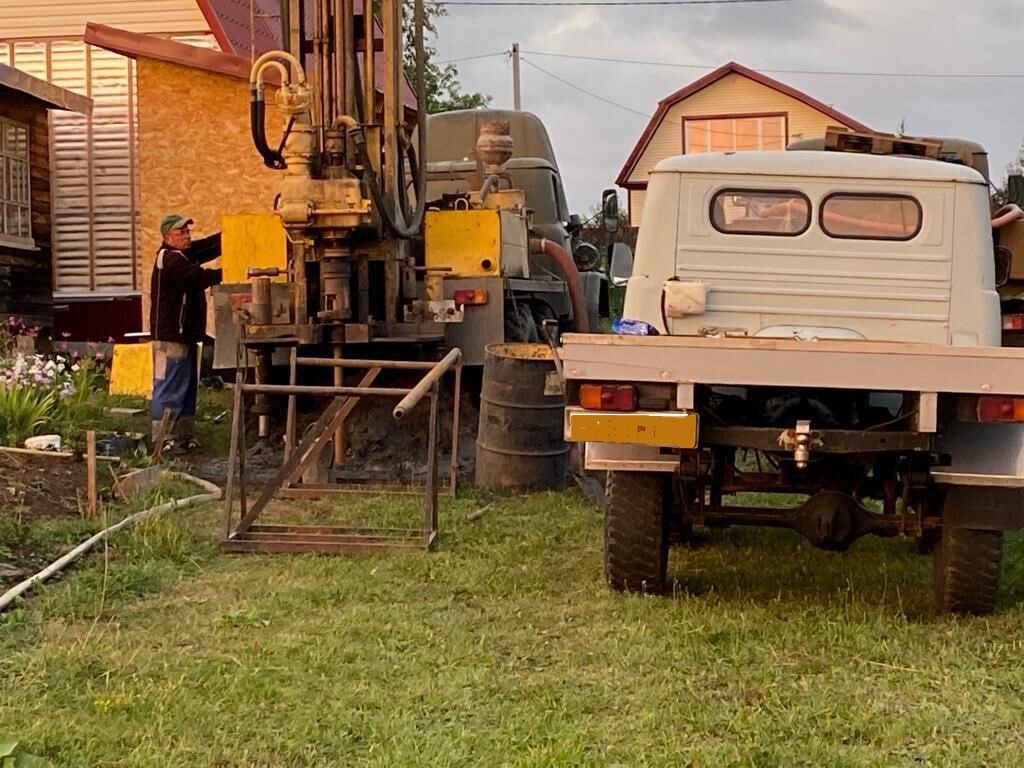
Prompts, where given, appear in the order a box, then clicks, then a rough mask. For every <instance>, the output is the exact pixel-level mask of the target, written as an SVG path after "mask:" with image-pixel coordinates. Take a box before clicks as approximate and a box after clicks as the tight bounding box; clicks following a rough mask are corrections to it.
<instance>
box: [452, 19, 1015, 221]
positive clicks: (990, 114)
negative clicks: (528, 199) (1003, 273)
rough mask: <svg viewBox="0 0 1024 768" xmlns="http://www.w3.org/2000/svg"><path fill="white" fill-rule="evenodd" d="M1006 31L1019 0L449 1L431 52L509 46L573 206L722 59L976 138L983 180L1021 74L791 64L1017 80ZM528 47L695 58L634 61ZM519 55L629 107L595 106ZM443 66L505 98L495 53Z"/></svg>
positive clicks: (891, 119)
mask: <svg viewBox="0 0 1024 768" xmlns="http://www.w3.org/2000/svg"><path fill="white" fill-rule="evenodd" d="M496 1H500V0H496ZM1022 29H1024V0H973V2H965V1H964V0H955V1H954V0H899V1H898V2H896V1H894V0H784V1H783V2H766V3H760V4H750V5H746V4H733V5H719V6H714V5H703V6H699V5H698V6H692V5H691V6H653V7H652V6H648V7H644V6H638V5H634V6H625V7H622V6H616V7H607V8H595V7H564V6H551V7H509V8H500V7H478V6H463V7H459V6H455V5H454V4H453V5H450V6H449V10H448V15H447V16H446V17H445V18H443V19H440V20H439V23H438V32H439V38H438V41H437V44H438V45H437V47H438V51H439V59H440V60H449V59H461V58H463V57H470V56H478V55H481V54H489V53H495V52H499V51H502V50H508V49H510V48H511V45H512V43H513V42H518V43H519V45H520V48H521V49H522V51H523V52H524V53H523V54H522V56H523V59H524V64H523V66H522V94H523V108H524V109H527V110H529V111H531V112H535V113H536V114H538V115H539V116H540V117H541V118H542V119H543V120H544V122H545V123H546V124H547V126H548V130H549V132H550V133H551V138H552V140H553V142H554V145H555V151H556V153H557V155H558V161H559V165H560V167H561V170H562V175H563V177H564V179H565V186H566V191H567V194H568V196H569V204H570V206H571V207H572V209H573V211H574V212H578V213H586V212H587V211H589V210H590V208H591V207H592V206H593V205H594V203H596V202H597V200H598V199H599V197H600V193H601V190H602V189H603V188H605V187H608V186H611V185H612V184H613V182H614V179H615V176H616V175H617V174H618V171H619V169H620V168H621V167H622V164H623V162H624V160H625V158H626V156H627V155H628V154H629V152H630V150H631V149H632V147H633V145H634V144H635V143H636V141H637V139H638V138H639V136H640V134H641V132H642V131H643V129H644V127H645V126H646V124H647V118H645V117H644V116H642V115H650V114H652V113H653V112H654V110H655V109H656V107H657V103H658V101H659V100H660V99H661V98H664V97H665V96H666V95H668V94H670V93H672V92H673V91H675V90H677V89H679V88H681V87H682V86H684V85H685V84H687V83H689V82H691V81H693V80H695V79H697V78H698V77H700V76H702V75H703V74H705V73H707V72H708V71H709V70H711V69H714V68H716V67H718V66H720V65H721V64H724V63H725V62H727V61H729V60H735V61H738V62H740V63H741V64H745V65H746V66H749V67H752V68H754V69H758V70H760V71H762V72H765V73H766V74H769V75H771V76H772V77H775V78H776V79H779V80H782V81H783V82H786V83H788V84H790V85H792V86H794V87H796V88H799V89H801V90H803V91H806V92H807V93H809V94H810V95H812V96H814V97H816V98H817V99H819V100H821V101H823V102H825V103H826V104H831V105H832V106H834V107H835V108H836V109H838V110H840V111H842V112H845V113H846V114H848V115H850V116H851V117H853V118H856V119H857V120H859V121H860V122H862V123H865V124H867V125H869V126H871V127H872V128H874V129H876V130H879V131H887V132H891V131H894V130H896V129H897V127H898V126H899V124H900V121H901V120H905V125H906V133H907V134H908V135H938V136H961V137H964V138H970V139H973V140H976V141H980V142H981V143H982V144H983V145H985V147H986V148H987V149H988V151H989V155H990V163H991V167H992V171H993V178H994V179H995V180H997V181H999V180H1001V179H1002V177H1003V174H1004V168H1005V166H1006V164H1007V163H1008V162H1009V161H1010V160H1011V159H1012V158H1013V157H1014V156H1015V155H1016V152H1017V149H1018V147H1019V146H1020V144H1021V140H1022V139H1024V77H1017V78H1007V77H1002V78H966V77H948V76H947V77H939V78H913V77H864V76H836V75H830V74H808V73H805V72H806V71H808V70H813V71H819V72H820V71H822V70H824V71H828V72H859V73H864V72H871V73H876V72H883V73H907V72H913V73H934V74H941V75H968V74H1020V75H1024V60H1022V58H1021V56H1020V55H1019V51H1020V50H1021V48H1020V33H1021V30H1022ZM530 51H533V52H536V53H529V52H530ZM541 53H549V54H550V53H557V54H570V55H575V56H595V57H601V58H612V59H642V60H644V61H655V62H671V63H678V64H692V65H696V66H694V67H688V68H681V67H662V66H637V65H629V64H621V63H609V62H603V61H581V60H573V59H567V58H556V57H552V56H543V55H539V54H541ZM531 64H534V65H536V66H539V67H541V68H543V69H544V70H547V72H549V73H551V74H552V75H555V76H557V77H559V78H562V79H563V80H566V81H569V82H570V83H572V85H573V86H576V88H582V89H585V90H587V91H591V92H592V93H594V94H597V95H598V96H601V97H603V98H605V99H608V100H609V101H612V102H615V103H617V104H619V105H621V106H622V107H626V108H628V110H634V111H627V109H622V108H620V107H617V106H613V105H611V104H608V103H605V102H602V101H599V100H598V99H596V98H594V97H592V96H589V95H587V94H585V93H582V92H580V91H579V90H576V88H573V87H570V86H568V85H565V84H563V83H562V82H559V81H558V80H555V79H553V78H552V77H550V76H549V75H547V74H544V73H543V72H541V71H539V70H537V69H535V68H534V67H533V66H531ZM457 66H458V67H459V72H460V79H461V81H462V83H463V85H464V86H465V88H466V89H467V90H471V91H482V92H484V93H487V94H490V95H491V96H493V97H494V101H493V102H492V103H493V105H494V106H496V107H507V108H511V106H512V69H511V65H510V64H509V63H508V61H507V59H506V58H505V57H503V56H490V57H486V58H480V59H475V60H471V61H460V62H458V63H457ZM773 70H776V71H773ZM777 70H803V71H804V73H788V72H779V71H777ZM637 112H638V113H641V114H636V113H637Z"/></svg>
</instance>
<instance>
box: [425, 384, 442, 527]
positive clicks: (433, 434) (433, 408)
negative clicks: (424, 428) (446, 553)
mask: <svg viewBox="0 0 1024 768" xmlns="http://www.w3.org/2000/svg"><path fill="white" fill-rule="evenodd" d="M440 394H441V392H440V385H439V384H438V382H436V381H435V382H434V385H433V387H431V390H430V428H429V430H430V431H429V433H428V438H427V504H426V513H425V518H424V521H423V522H424V525H423V528H424V531H423V534H424V537H425V539H426V544H427V546H430V543H431V541H432V540H433V538H434V535H435V534H436V533H437V442H438V441H437V411H438V408H439V407H440V399H441V398H440Z"/></svg>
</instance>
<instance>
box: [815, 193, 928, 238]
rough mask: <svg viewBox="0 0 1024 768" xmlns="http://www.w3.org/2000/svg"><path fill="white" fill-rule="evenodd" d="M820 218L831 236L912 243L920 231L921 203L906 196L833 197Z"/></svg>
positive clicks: (825, 230) (852, 195)
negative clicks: (909, 241) (910, 241)
mask: <svg viewBox="0 0 1024 768" xmlns="http://www.w3.org/2000/svg"><path fill="white" fill-rule="evenodd" d="M820 215H821V228H822V230H823V231H824V232H825V234H826V235H828V236H830V237H840V238H845V239H853V240H911V239H913V238H914V237H916V236H917V233H918V232H920V231H921V204H920V203H919V202H917V200H915V199H914V198H912V197H910V196H908V195H870V194H848V193H840V194H833V195H829V196H828V197H826V198H825V199H824V200H823V201H822V203H821V214H820Z"/></svg>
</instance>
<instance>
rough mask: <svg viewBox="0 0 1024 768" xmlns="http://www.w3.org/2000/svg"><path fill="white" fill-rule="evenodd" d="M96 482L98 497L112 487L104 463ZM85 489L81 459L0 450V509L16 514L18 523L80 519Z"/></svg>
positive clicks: (99, 469) (84, 470)
mask: <svg viewBox="0 0 1024 768" xmlns="http://www.w3.org/2000/svg"><path fill="white" fill-rule="evenodd" d="M96 479H97V485H98V486H99V488H100V492H101V498H102V494H103V492H104V491H106V490H109V488H110V486H111V485H112V483H111V482H110V479H111V478H110V474H109V470H108V469H107V465H106V464H104V463H102V462H101V463H100V464H99V466H98V467H97V473H96ZM85 489H86V469H85V461H84V460H76V459H71V458H60V457H49V456H32V455H28V454H18V453H9V452H7V451H0V509H3V510H5V511H11V512H17V514H18V516H19V519H20V520H21V522H22V523H29V522H32V521H35V520H43V519H49V518H67V517H72V518H77V517H80V516H81V510H82V509H83V508H84V506H85V503H86V500H85Z"/></svg>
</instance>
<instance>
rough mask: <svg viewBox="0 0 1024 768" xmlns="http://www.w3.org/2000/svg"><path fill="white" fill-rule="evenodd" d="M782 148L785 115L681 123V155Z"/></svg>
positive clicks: (748, 116) (684, 120) (703, 119)
mask: <svg viewBox="0 0 1024 768" xmlns="http://www.w3.org/2000/svg"><path fill="white" fill-rule="evenodd" d="M785 148H786V115H784V114H778V115H731V116H728V117H706V118H705V117H699V118H684V119H683V152H685V153H686V154H688V155H696V154H702V153H704V152H751V151H758V150H761V151H767V150H782V149H785Z"/></svg>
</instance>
